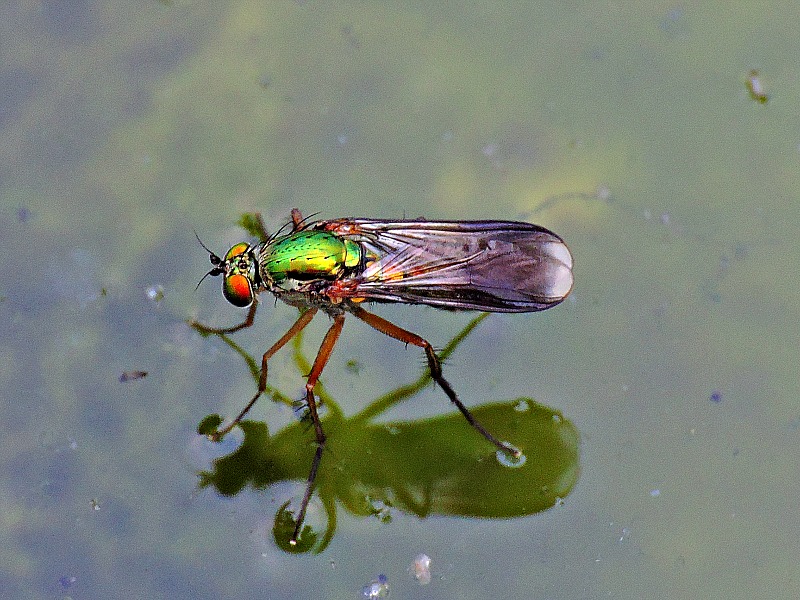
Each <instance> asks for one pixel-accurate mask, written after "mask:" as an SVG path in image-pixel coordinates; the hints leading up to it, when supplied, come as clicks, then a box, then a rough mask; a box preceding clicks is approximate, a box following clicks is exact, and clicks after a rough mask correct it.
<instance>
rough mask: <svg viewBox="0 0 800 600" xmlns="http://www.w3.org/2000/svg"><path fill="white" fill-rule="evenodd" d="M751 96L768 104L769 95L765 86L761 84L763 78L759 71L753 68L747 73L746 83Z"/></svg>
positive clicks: (759, 101)
mask: <svg viewBox="0 0 800 600" xmlns="http://www.w3.org/2000/svg"><path fill="white" fill-rule="evenodd" d="M745 85H746V86H747V91H748V93H749V94H750V97H751V98H752V99H753V100H755V101H756V102H758V103H759V104H766V103H767V100H769V96H767V93H766V92H765V91H764V86H763V85H761V78H760V77H759V76H758V71H757V70H755V69H753V70H752V71H750V72H749V73H748V74H747V81H746V83H745Z"/></svg>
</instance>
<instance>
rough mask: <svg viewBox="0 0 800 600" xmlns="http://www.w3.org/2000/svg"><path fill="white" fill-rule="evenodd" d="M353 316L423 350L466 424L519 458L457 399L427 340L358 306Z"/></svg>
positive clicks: (434, 375)
mask: <svg viewBox="0 0 800 600" xmlns="http://www.w3.org/2000/svg"><path fill="white" fill-rule="evenodd" d="M348 310H349V311H350V312H351V313H352V314H353V316H355V317H358V318H359V319H361V320H362V321H364V322H365V323H366V324H367V325H369V326H370V327H372V328H374V329H377V330H378V331H380V332H381V333H383V334H385V335H388V336H389V337H393V338H394V339H396V340H400V341H401V342H405V343H406V344H413V345H414V346H419V347H420V348H422V349H423V350H425V356H426V357H427V359H428V368H429V369H430V371H431V377H432V378H433V380H434V381H435V382H436V383H438V384H439V386H440V387H441V388H442V389H443V390H444V393H445V394H447V397H448V398H450V401H451V402H452V403H453V404H455V405H456V407H457V408H458V410H460V411H461V414H462V415H464V418H465V419H467V422H468V423H469V424H470V425H472V427H474V428H475V429H476V430H477V431H478V433H480V434H481V435H482V436H483V437H485V438H486V439H487V440H488V441H490V442H491V443H492V444H494V445H495V446H497V447H498V448H499V449H500V450H502V451H503V452H505V453H506V454H508V455H509V456H513V457H514V458H519V457H520V455H521V453H520V451H519V450H516V449H514V448H512V447H511V446H509V445H508V444H504V443H503V442H501V441H500V440H498V439H497V438H496V437H494V436H493V435H492V434H491V433H489V432H488V431H487V430H486V428H485V427H484V426H483V425H481V424H480V423H479V422H478V421H477V420H476V419H475V417H473V416H472V413H471V412H469V409H467V407H466V406H464V404H463V403H462V402H461V400H459V399H458V396H457V395H456V392H455V390H453V388H452V387H451V386H450V383H449V382H448V381H447V380H446V379H445V378H444V377H443V376H442V363H441V361H440V360H439V357H438V356H436V352H435V351H434V350H433V346H431V344H430V342H428V340H425V339H423V338H421V337H420V336H418V335H417V334H415V333H411V332H410V331H408V330H406V329H403V328H402V327H398V326H397V325H395V324H394V323H391V322H389V321H387V320H386V319H383V318H381V317H379V316H378V315H374V314H372V313H371V312H367V311H366V310H364V309H363V308H361V307H359V306H352V307H350V308H349V309H348Z"/></svg>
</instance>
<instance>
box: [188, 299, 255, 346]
mask: <svg viewBox="0 0 800 600" xmlns="http://www.w3.org/2000/svg"><path fill="white" fill-rule="evenodd" d="M257 309H258V302H257V301H255V300H254V301H253V303H252V304H251V305H250V310H248V311H247V317H245V319H244V321H242V322H241V323H239V324H238V325H234V326H233V327H209V326H208V325H203V324H202V323H200V322H199V321H195V320H194V319H189V320H188V321H187V323H188V324H189V326H190V327H191V328H192V329H194V330H195V331H197V333H199V334H200V335H202V336H203V337H205V336H207V335H210V334H212V333H215V334H218V335H222V334H226V333H234V332H236V331H240V330H242V329H247V328H248V327H251V326H252V325H253V321H254V320H255V318H256V310H257Z"/></svg>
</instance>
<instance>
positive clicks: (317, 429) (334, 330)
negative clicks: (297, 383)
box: [289, 314, 344, 546]
mask: <svg viewBox="0 0 800 600" xmlns="http://www.w3.org/2000/svg"><path fill="white" fill-rule="evenodd" d="M343 326H344V315H343V314H340V315H336V316H334V317H333V325H331V327H330V329H328V333H326V334H325V338H324V339H323V340H322V344H320V347H319V350H318V351H317V357H316V358H315V359H314V364H313V366H312V367H311V372H310V373H309V374H308V379H307V381H306V404H307V405H308V412H309V414H310V415H311V422H312V423H313V424H314V434H315V435H316V438H317V451H316V452H315V453H314V460H313V461H312V462H311V470H310V471H309V473H308V480H307V482H306V491H305V494H303V500H302V502H301V503H300V512H298V514H297V522H296V523H295V528H294V533H293V534H292V537H291V539H290V540H289V543H290V544H291V545H293V546H294V545H295V544H297V537H298V536H299V535H300V528H301V527H302V526H303V520H304V519H305V517H306V509H308V503H309V501H310V500H311V493H312V491H313V490H314V480H315V479H316V478H317V469H318V468H319V463H320V461H321V460H322V449H323V448H324V447H325V432H324V431H322V423H321V422H320V420H319V413H318V412H317V401H316V399H315V398H314V387H315V386H316V385H317V382H318V381H319V376H320V375H321V374H322V370H323V369H324V368H325V365H326V364H328V359H329V358H330V357H331V352H333V347H334V346H335V345H336V340H338V339H339V335H340V334H341V333H342V327H343Z"/></svg>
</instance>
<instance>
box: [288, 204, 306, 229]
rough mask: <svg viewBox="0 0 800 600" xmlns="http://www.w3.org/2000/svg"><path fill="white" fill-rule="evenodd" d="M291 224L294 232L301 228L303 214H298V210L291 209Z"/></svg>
mask: <svg viewBox="0 0 800 600" xmlns="http://www.w3.org/2000/svg"><path fill="white" fill-rule="evenodd" d="M291 214H292V224H293V225H294V230H295V231H297V230H298V229H300V228H301V227H302V226H303V213H301V212H300V209H299V208H293V209H292V213H291Z"/></svg>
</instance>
